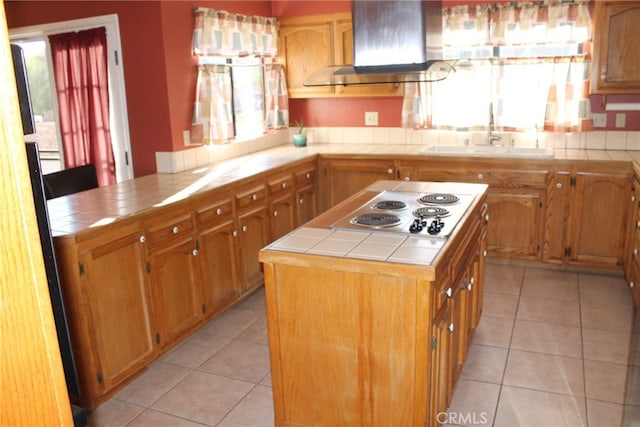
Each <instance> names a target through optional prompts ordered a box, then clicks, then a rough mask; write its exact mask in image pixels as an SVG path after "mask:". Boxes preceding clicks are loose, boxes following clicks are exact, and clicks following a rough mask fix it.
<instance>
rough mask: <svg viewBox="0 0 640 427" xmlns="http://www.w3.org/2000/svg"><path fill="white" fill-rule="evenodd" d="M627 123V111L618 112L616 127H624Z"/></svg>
mask: <svg viewBox="0 0 640 427" xmlns="http://www.w3.org/2000/svg"><path fill="white" fill-rule="evenodd" d="M626 125H627V115H626V114H625V113H616V127H617V128H623V127H625V126H626Z"/></svg>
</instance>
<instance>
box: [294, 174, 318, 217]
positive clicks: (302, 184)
mask: <svg viewBox="0 0 640 427" xmlns="http://www.w3.org/2000/svg"><path fill="white" fill-rule="evenodd" d="M316 175H317V174H316V167H315V162H314V163H313V164H306V165H303V166H301V167H299V168H298V169H296V170H295V171H294V176H295V181H296V194H295V200H296V226H300V225H302V224H304V223H306V222H307V221H310V220H312V219H313V218H315V216H316V215H317V214H318V196H317V192H316Z"/></svg>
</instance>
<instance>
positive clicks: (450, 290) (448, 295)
mask: <svg viewBox="0 0 640 427" xmlns="http://www.w3.org/2000/svg"><path fill="white" fill-rule="evenodd" d="M444 293H445V295H447V298H451V296H452V295H453V289H451V288H447V290H446V291H445V292H444Z"/></svg>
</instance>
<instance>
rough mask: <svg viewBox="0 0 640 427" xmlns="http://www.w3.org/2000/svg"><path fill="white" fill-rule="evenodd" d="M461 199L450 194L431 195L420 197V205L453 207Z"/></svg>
mask: <svg viewBox="0 0 640 427" xmlns="http://www.w3.org/2000/svg"><path fill="white" fill-rule="evenodd" d="M459 200H460V199H459V198H458V196H456V195H455V194H449V193H430V194H425V195H424V196H422V197H420V198H419V199H418V201H419V202H420V203H424V204H428V205H451V204H454V203H457V202H458V201H459Z"/></svg>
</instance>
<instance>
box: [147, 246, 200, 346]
mask: <svg viewBox="0 0 640 427" xmlns="http://www.w3.org/2000/svg"><path fill="white" fill-rule="evenodd" d="M197 254H198V251H196V245H195V241H194V239H193V238H192V237H191V236H188V238H186V239H185V240H179V241H177V242H175V243H173V244H168V245H166V246H165V247H163V248H159V249H157V250H154V251H152V252H150V253H149V271H150V274H151V288H152V293H153V295H154V307H155V309H156V319H157V323H158V333H159V337H157V338H156V339H157V340H158V341H159V344H160V346H161V347H162V348H165V347H167V346H170V345H171V344H173V343H175V342H177V340H179V339H180V338H182V337H184V336H185V335H186V334H187V333H189V332H191V331H192V330H194V329H195V327H196V326H197V325H198V324H199V323H200V322H201V320H202V293H201V292H200V288H199V282H198V278H197V273H196V257H197V256H198V255H197Z"/></svg>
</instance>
